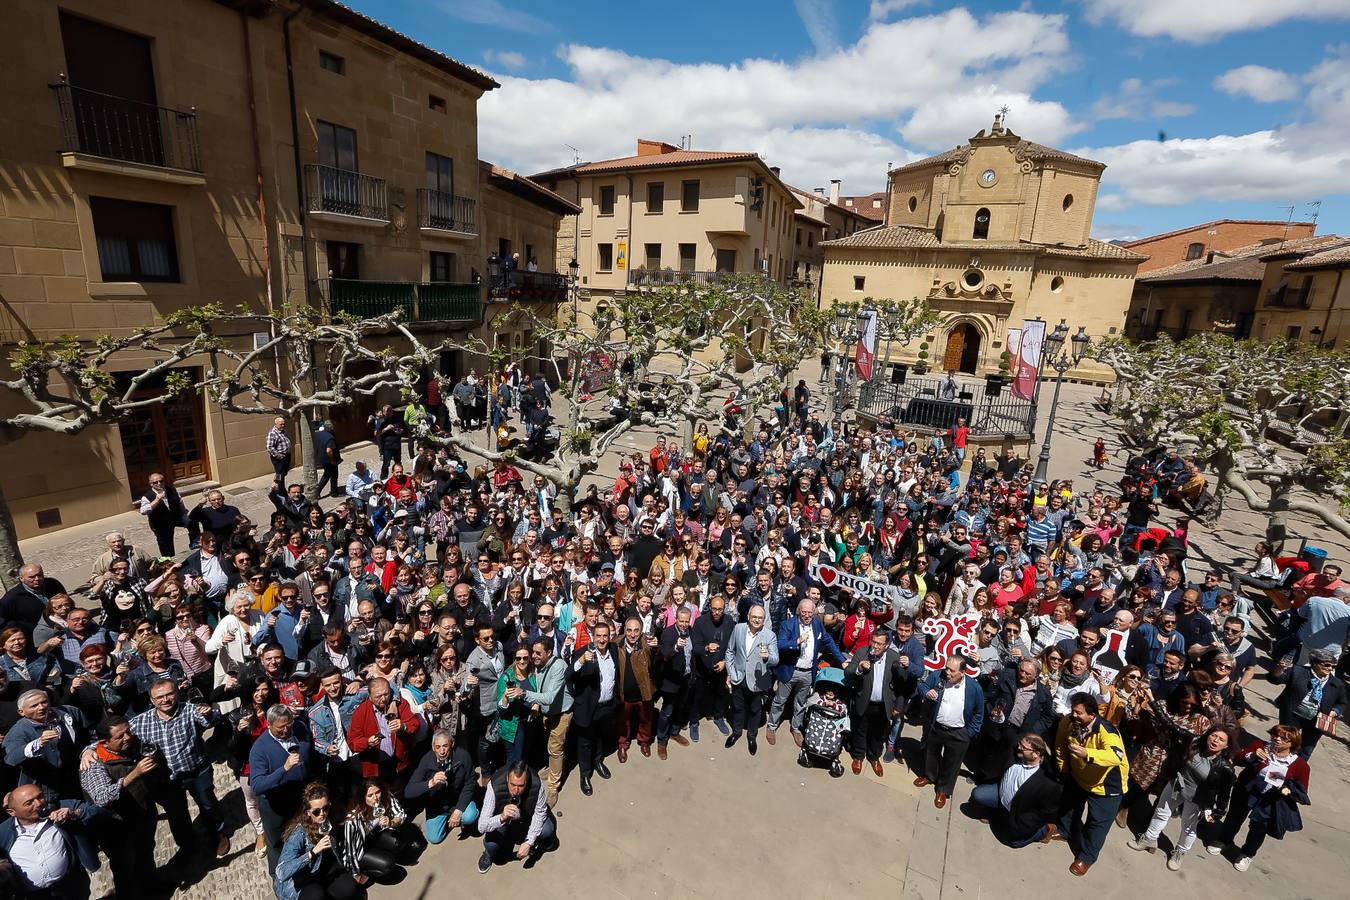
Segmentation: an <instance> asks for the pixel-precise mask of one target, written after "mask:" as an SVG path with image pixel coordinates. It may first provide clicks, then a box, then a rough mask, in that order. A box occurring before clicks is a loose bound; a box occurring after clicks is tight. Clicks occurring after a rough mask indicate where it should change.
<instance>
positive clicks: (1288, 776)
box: [1205, 725, 1310, 872]
mask: <svg viewBox="0 0 1350 900" xmlns="http://www.w3.org/2000/svg"><path fill="white" fill-rule="evenodd" d="M1302 745H1303V736H1302V734H1300V733H1299V730H1298V729H1297V728H1292V727H1290V726H1288V725H1276V726H1275V727H1274V728H1272V729H1270V740H1269V741H1264V742H1263V741H1252V742H1251V743H1250V744H1248V745H1247V746H1246V747H1245V748H1244V749H1243V750H1242V752H1241V753H1239V754H1238V755H1237V756H1236V757H1235V758H1234V759H1233V764H1234V765H1235V766H1238V767H1239V768H1241V769H1243V770H1244V771H1243V772H1242V774H1241V775H1239V776H1238V783H1237V787H1236V788H1235V789H1234V790H1233V802H1232V803H1230V804H1229V807H1228V817H1227V818H1226V819H1225V820H1224V823H1223V830H1222V831H1221V832H1220V834H1219V840H1218V841H1217V842H1215V843H1212V844H1206V845H1205V849H1206V850H1208V851H1209V852H1210V853H1211V854H1215V855H1217V854H1219V853H1221V852H1222V851H1223V847H1224V845H1225V844H1232V843H1233V841H1234V840H1235V839H1236V838H1237V833H1238V830H1239V829H1240V828H1242V823H1243V821H1244V820H1247V819H1248V818H1250V820H1251V821H1250V824H1249V825H1248V826H1247V840H1246V841H1244V842H1243V844H1242V846H1241V847H1240V848H1239V849H1238V856H1237V859H1235V860H1234V861H1233V868H1235V869H1237V870H1238V871H1239V872H1245V871H1247V869H1248V867H1249V866H1251V864H1252V857H1254V856H1256V854H1257V851H1259V850H1260V849H1261V845H1262V844H1263V843H1265V840H1266V837H1268V836H1269V837H1273V838H1275V840H1277V841H1278V840H1282V839H1283V838H1284V836H1285V834H1286V833H1288V832H1291V831H1302V830H1303V819H1302V817H1301V816H1300V815H1299V812H1298V804H1300V803H1309V802H1310V801H1309V800H1308V761H1307V760H1305V759H1304V758H1303V757H1301V756H1299V754H1298V751H1299V749H1300V748H1301V747H1302Z"/></svg>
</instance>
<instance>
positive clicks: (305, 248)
mask: <svg viewBox="0 0 1350 900" xmlns="http://www.w3.org/2000/svg"><path fill="white" fill-rule="evenodd" d="M303 9H304V7H303V6H297V7H296V8H295V9H293V10H291V11H290V12H288V13H286V17H285V18H284V19H282V20H281V36H282V40H283V42H284V44H285V48H286V93H287V95H288V97H289V99H290V104H291V151H292V153H293V155H294V157H295V199H296V203H297V212H298V213H299V216H300V261H301V263H302V265H303V266H304V275H305V303H307V304H309V305H311V306H312V305H313V303H312V302H311V298H312V296H313V292H314V288H313V284H314V277H313V274H314V273H313V272H312V270H311V266H310V263H309V219H308V216H307V215H306V214H305V167H304V164H303V163H302V162H301V161H300V117H299V116H300V114H299V111H298V110H297V108H296V102H295V65H294V60H293V59H292V56H291V20H292V19H294V18H295V17H296V16H298V15H300V13H301V12H302V11H303Z"/></svg>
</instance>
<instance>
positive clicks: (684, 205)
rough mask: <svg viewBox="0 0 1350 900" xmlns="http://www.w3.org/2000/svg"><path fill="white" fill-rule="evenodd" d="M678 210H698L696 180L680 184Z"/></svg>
mask: <svg viewBox="0 0 1350 900" xmlns="http://www.w3.org/2000/svg"><path fill="white" fill-rule="evenodd" d="M680 212H698V181H697V180H694V181H686V182H683V183H681V184H680Z"/></svg>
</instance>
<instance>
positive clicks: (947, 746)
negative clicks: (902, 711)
mask: <svg viewBox="0 0 1350 900" xmlns="http://www.w3.org/2000/svg"><path fill="white" fill-rule="evenodd" d="M965 665H966V659H965V657H964V656H960V655H956V656H949V657H947V663H946V665H945V666H943V668H941V669H939V670H937V671H936V672H933V673H932V674H931V675H929V676H928V677H927V678H925V679H924V680H923V682H922V683H921V684H920V685H919V691H920V692H921V693H922V694H923V695H924V696H925V697H927V698H928V699H929V700H931V701H933V708H932V711H931V712H930V714H929V720H928V736H927V739H926V740H925V741H924V743H925V745H926V753H925V755H924V765H923V774H922V775H920V776H919V777H918V778H915V779H914V786H915V787H920V788H921V787H927V786H928V785H930V784H931V785H933V786H934V790H935V792H936V794H935V796H934V797H933V805H934V806H936V807H937V808H938V809H942V807H944V806H946V805H947V800H948V799H950V797H951V795H952V790H953V789H954V788H955V787H956V776H957V775H958V774H960V772H961V760H962V759H963V758H964V757H965V755H966V750H967V749H968V748H969V747H970V742H971V741H973V740H974V739H975V737H976V736H977V735H978V734H979V733H980V726H981V725H983V724H984V691H982V690H980V683H979V682H978V681H976V680H975V679H974V678H971V677H970V676H969V675H967V674H965V672H964V671H963V670H964V668H965Z"/></svg>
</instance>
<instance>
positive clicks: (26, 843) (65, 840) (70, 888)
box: [0, 784, 99, 900]
mask: <svg viewBox="0 0 1350 900" xmlns="http://www.w3.org/2000/svg"><path fill="white" fill-rule="evenodd" d="M4 805H5V811H6V812H7V813H9V815H10V818H8V819H6V820H5V821H4V822H0V854H3V855H4V856H5V857H6V858H7V859H8V860H9V862H10V864H11V865H12V866H13V868H14V873H15V874H16V875H17V876H18V879H19V882H20V887H21V888H22V894H21V896H34V897H43V898H47V900H81V898H84V897H88V896H89V876H88V874H87V872H86V870H88V872H95V871H97V870H98V867H99V861H98V849H97V848H96V846H95V844H94V842H93V841H92V840H91V839H90V838H89V837H88V836H87V835H85V834H83V833H82V832H83V825H84V823H86V822H88V821H89V820H90V819H92V818H93V817H94V816H95V815H97V812H98V807H95V806H91V805H90V804H88V803H84V802H80V801H74V800H62V801H61V803H60V805H59V806H56V808H54V809H53V808H52V804H49V803H48V802H47V799H46V798H45V797H44V796H43V793H42V788H40V787H38V786H37V785H35V784H26V785H20V786H19V787H16V788H15V789H14V790H12V791H10V792H9V793H8V794H6V795H5V799H4ZM20 838H23V840H22V841H20Z"/></svg>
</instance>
